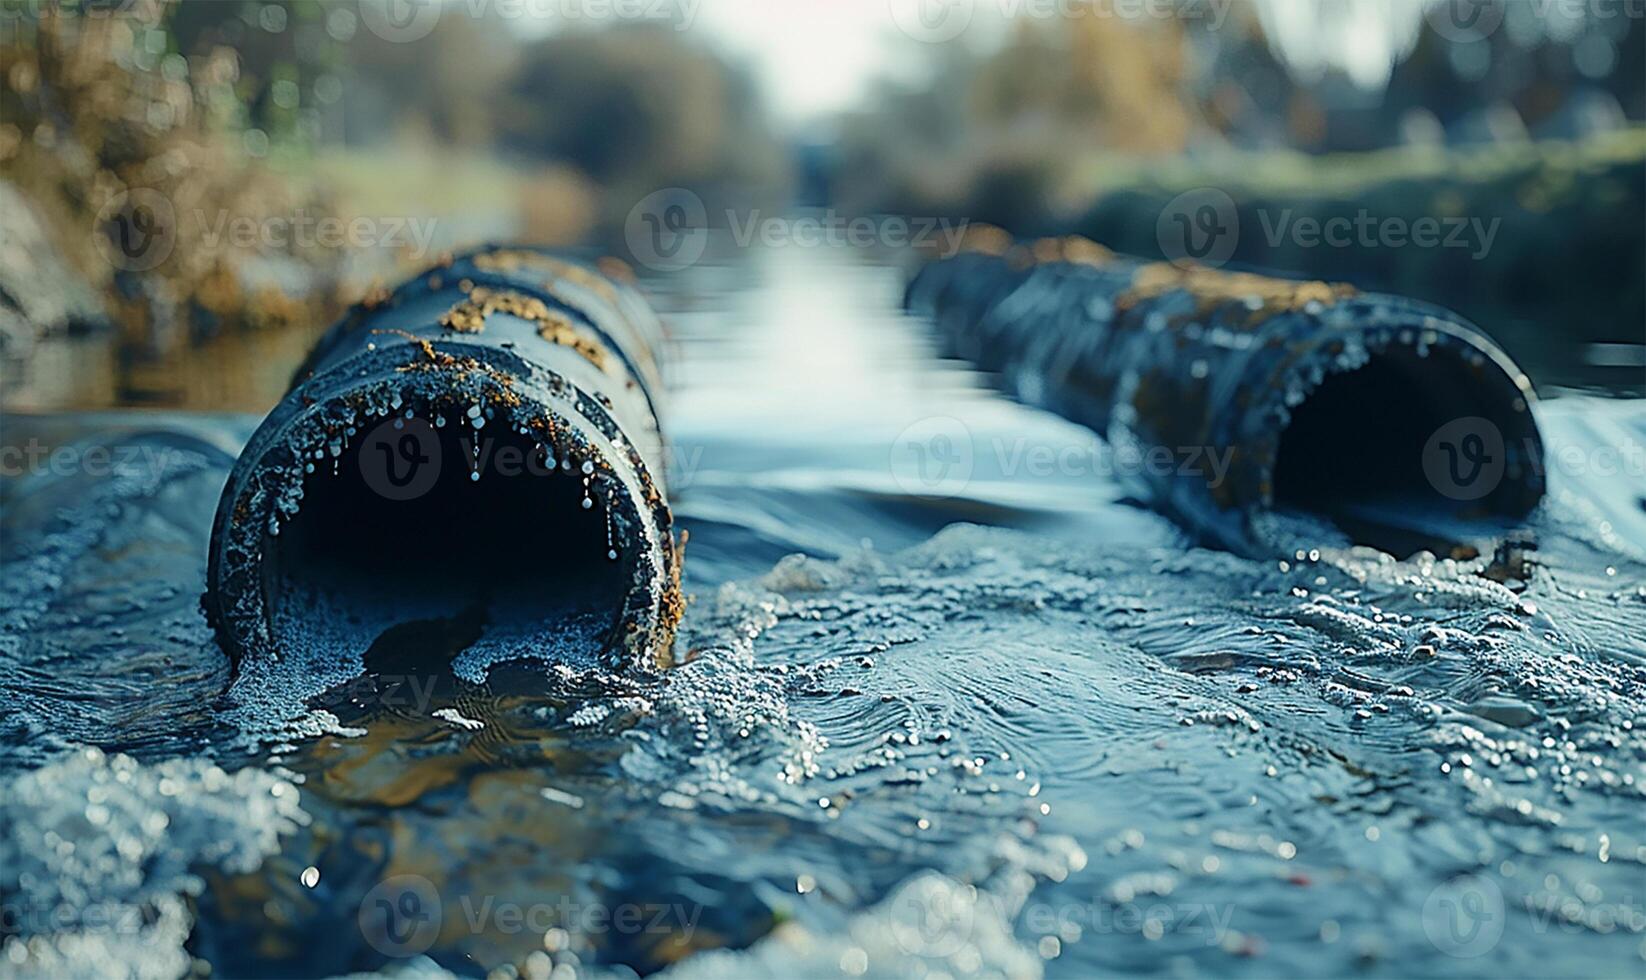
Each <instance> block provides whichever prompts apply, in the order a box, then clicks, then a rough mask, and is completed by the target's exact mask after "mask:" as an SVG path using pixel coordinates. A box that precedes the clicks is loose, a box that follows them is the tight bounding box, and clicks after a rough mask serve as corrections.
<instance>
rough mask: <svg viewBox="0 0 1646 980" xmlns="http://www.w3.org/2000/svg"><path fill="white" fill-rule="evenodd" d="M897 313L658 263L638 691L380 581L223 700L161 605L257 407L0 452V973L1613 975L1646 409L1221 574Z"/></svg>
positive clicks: (1634, 908) (1643, 925) (777, 279)
mask: <svg viewBox="0 0 1646 980" xmlns="http://www.w3.org/2000/svg"><path fill="white" fill-rule="evenodd" d="M891 258H892V259H894V260H895V259H896V257H895V256H894V257H891ZM903 281H904V270H903V269H901V268H899V267H898V265H897V263H896V262H895V261H888V260H882V259H875V258H867V257H865V256H863V255H861V254H859V253H846V252H836V251H827V250H822V249H783V250H771V251H764V252H754V253H751V254H743V255H740V256H738V257H737V259H736V261H733V262H727V263H703V264H700V265H698V266H696V267H694V268H693V269H692V270H690V272H689V273H688V274H685V275H682V276H679V277H676V278H673V279H669V280H665V281H660V282H658V283H656V284H654V288H655V292H656V295H657V296H658V304H659V306H660V307H661V308H663V309H664V310H665V311H666V312H667V313H668V314H669V318H670V320H671V323H672V325H673V328H674V330H675V334H676V337H677V340H678V348H679V349H678V350H677V351H675V352H674V358H673V361H674V363H675V365H676V366H677V368H678V370H677V371H676V373H675V377H674V383H673V385H672V388H673V392H672V396H671V401H670V404H669V405H668V407H667V409H666V418H667V425H668V428H669V431H670V434H671V437H672V438H673V440H674V444H673V447H672V448H671V461H670V462H671V466H670V470H671V472H670V484H671V496H672V498H673V500H674V501H675V507H676V515H677V519H678V521H679V522H680V524H681V525H682V526H683V527H684V528H686V529H687V530H689V531H690V534H691V540H690V545H689V548H688V553H687V561H686V590H687V592H688V593H689V594H690V596H691V599H692V601H691V604H690V606H689V608H688V612H687V615H686V620H685V623H684V625H683V630H682V634H681V637H680V640H679V643H678V645H677V656H678V659H679V661H680V663H679V664H678V665H677V666H675V667H673V668H672V669H670V670H668V671H666V672H664V673H663V674H662V675H661V676H655V677H642V676H622V675H615V674H610V673H605V672H602V671H601V670H600V669H598V668H596V667H593V666H591V660H590V658H588V657H586V656H568V657H564V658H557V657H556V656H555V650H553V649H547V650H545V649H541V647H542V645H543V643H544V642H545V641H542V640H536V641H534V647H537V648H536V649H534V650H532V651H531V652H532V654H533V655H532V656H530V657H527V658H525V659H521V660H517V661H509V662H504V663H498V664H493V665H490V666H487V665H488V664H490V663H491V661H492V660H495V659H497V658H496V656H495V651H491V652H489V653H485V654H484V655H477V653H476V651H475V650H474V649H473V648H472V641H473V639H474V637H475V636H476V635H477V626H476V623H475V622H473V617H472V616H471V615H469V614H467V613H465V612H464V611H463V610H462V609H461V608H456V607H453V608H449V609H429V608H423V607H420V606H419V607H413V608H396V607H394V606H393V605H392V604H389V603H385V604H384V607H383V616H382V618H381V619H380V620H378V621H373V622H345V621H342V620H341V618H339V621H340V625H339V631H338V635H337V638H336V646H337V649H335V650H331V651H328V650H327V649H326V644H324V643H319V644H316V649H315V650H313V651H310V652H306V653H303V654H302V655H294V656H291V657H288V658H287V659H285V660H283V661H282V662H279V663H256V664H247V665H244V666H243V667H242V668H241V669H240V670H239V671H238V672H235V671H233V670H232V669H231V667H230V666H229V664H228V663H227V661H226V660H225V658H224V657H223V656H222V654H221V653H220V652H219V651H218V650H217V648H216V646H215V644H214V642H213V640H212V637H211V634H210V631H209V629H208V628H207V627H206V625H205V623H204V621H203V619H202V617H201V614H200V611H199V606H198V598H199V594H200V591H201V588H202V582H203V578H204V560H205V552H206V535H207V533H208V530H209V521H210V518H211V514H212V509H213V507H214V505H215V502H216V498H217V495H218V492H219V489H220V487H221V485H222V482H223V479H224V477H225V475H226V473H227V471H228V468H229V466H230V465H231V464H232V461H233V456H234V453H235V451H236V449H237V447H238V445H239V444H240V442H241V441H243V440H244V438H245V437H246V436H247V435H248V434H249V431H250V428H251V427H252V425H254V424H255V419H248V418H244V417H239V416H182V415H175V414H174V415H141V414H129V413H128V414H110V415H95V416H85V415H81V416H56V417H34V418H13V419H9V420H7V425H6V429H7V431H6V432H4V433H3V434H0V435H3V439H0V441H3V443H4V444H5V445H6V446H8V447H28V446H31V445H33V446H37V447H62V446H66V447H69V448H67V449H64V450H63V452H62V453H60V454H57V455H51V454H44V453H42V454H36V455H35V456H34V457H32V459H33V462H32V463H31V464H29V468H30V469H31V470H32V472H31V473H30V474H29V475H26V476H23V477H20V478H15V479H8V480H6V481H5V483H4V484H3V485H0V486H3V489H0V504H3V507H4V539H3V542H0V547H3V549H4V550H3V556H4V560H5V566H4V567H5V571H4V575H3V577H0V820H3V833H0V899H3V900H4V907H5V913H6V915H5V920H4V923H3V926H0V975H9V974H13V973H17V974H24V975H53V976H56V975H64V974H68V975H89V974H96V975H103V974H105V973H107V972H110V971H111V970H112V969H113V967H114V966H115V965H116V964H118V965H121V966H124V967H126V968H127V969H128V970H129V971H130V972H131V973H134V974H139V975H146V976H175V975H179V974H182V973H185V972H201V971H207V970H210V971H214V972H216V973H218V974H222V975H229V976H241V975H253V974H269V975H282V976H291V975H334V974H345V973H350V972H355V971H365V970H373V969H386V970H390V971H393V972H397V973H400V974H402V975H439V974H441V973H443V972H445V971H450V972H455V973H459V974H482V973H486V972H488V971H500V972H499V975H505V976H508V975H513V974H514V973H515V972H518V973H520V974H522V975H526V976H534V977H538V976H552V977H554V978H556V980H564V978H569V977H572V976H576V975H579V974H581V975H585V976H590V975H592V976H621V975H632V974H633V973H635V972H639V973H641V974H647V973H652V972H655V971H658V970H664V971H666V973H665V975H667V976H671V977H711V978H721V977H744V976H753V975H768V974H771V975H780V976H808V977H809V976H861V975H869V976H889V977H904V976H926V977H940V976H950V977H966V976H1000V975H1004V976H1012V977H1033V976H1039V975H1047V976H1069V977H1086V976H1092V975H1097V974H1119V973H1127V974H1130V973H1149V974H1172V975H1214V976H1224V975H1254V976H1275V975H1309V976H1318V975H1328V974H1333V975H1336V974H1348V973H1356V974H1367V975H1374V976H1411V975H1424V976H1427V975H1446V976H1525V975H1539V976H1553V975H1570V976H1638V975H1640V973H1641V971H1642V970H1643V969H1646V816H1643V815H1646V807H1643V805H1642V804H1643V800H1642V796H1643V789H1646V782H1643V781H1646V557H1643V556H1646V500H1643V499H1642V495H1643V494H1646V470H1643V467H1646V461H1643V452H1646V450H1643V449H1642V446H1643V445H1646V407H1643V406H1642V405H1641V404H1640V403H1629V402H1608V401H1603V400H1600V399H1594V398H1565V399H1556V400H1554V401H1551V402H1549V403H1547V404H1546V405H1545V406H1544V408H1543V410H1542V414H1541V421H1542V423H1543V425H1544V429H1545V433H1546V435H1547V438H1548V441H1549V443H1550V455H1551V458H1552V459H1554V460H1555V461H1556V465H1554V466H1553V467H1552V469H1551V484H1552V492H1551V496H1550V499H1549V501H1548V503H1547V505H1546V506H1545V507H1544V508H1543V509H1542V510H1541V511H1540V512H1539V513H1538V514H1537V515H1536V517H1535V519H1534V521H1533V522H1532V524H1531V526H1530V528H1529V530H1528V531H1527V532H1526V533H1525V534H1524V535H1523V536H1521V537H1519V538H1517V539H1516V540H1514V541H1512V542H1510V543H1509V544H1506V545H1505V546H1504V547H1502V548H1501V549H1499V550H1498V551H1497V552H1496V553H1494V554H1489V555H1485V556H1483V557H1480V558H1477V559H1472V560H1453V559H1437V558H1433V557H1432V556H1429V555H1427V554H1419V555H1416V556H1413V557H1410V558H1407V559H1405V560H1402V561H1396V560H1394V559H1393V558H1390V557H1388V556H1384V555H1379V554H1376V553H1372V552H1369V551H1355V550H1347V549H1342V548H1337V547H1333V546H1331V545H1330V543H1329V536H1323V537H1322V540H1321V541H1320V542H1318V543H1317V544H1310V543H1307V542H1306V543H1305V547H1303V548H1301V549H1300V550H1298V551H1297V552H1295V553H1293V554H1289V555H1284V556H1277V557H1276V558H1275V559H1273V560H1267V561H1253V560H1247V559H1243V558H1237V557H1233V556H1231V555H1228V554H1224V553H1220V552H1216V551H1208V550H1200V549H1195V548H1193V547H1191V545H1190V542H1188V541H1187V540H1186V539H1185V538H1184V537H1183V535H1182V533H1181V532H1180V531H1179V530H1177V529H1176V528H1175V527H1173V526H1172V525H1171V524H1170V523H1168V522H1167V521H1165V520H1164V519H1162V518H1161V517H1159V516H1157V515H1155V514H1153V513H1151V512H1149V511H1148V510H1146V509H1143V508H1141V507H1138V506H1136V505H1134V503H1133V502H1131V501H1129V500H1128V499H1126V497H1125V495H1124V492H1123V491H1122V490H1121V489H1120V488H1121V486H1122V482H1121V481H1120V480H1119V479H1117V474H1116V470H1117V468H1120V467H1122V466H1123V465H1124V461H1123V460H1117V459H1115V458H1114V457H1113V456H1112V455H1111V454H1109V453H1107V451H1106V450H1105V449H1104V447H1103V446H1102V445H1101V444H1100V443H1098V442H1097V441H1096V440H1095V439H1094V438H1093V437H1092V436H1091V434H1090V433H1088V432H1086V431H1085V430H1083V429H1081V428H1079V427H1077V426H1073V425H1071V424H1069V423H1067V422H1064V421H1062V420H1060V419H1057V418H1054V417H1051V416H1048V415H1045V414H1043V413H1039V412H1035V411H1033V410H1030V409H1026V408H1023V407H1020V406H1017V405H1014V404H1012V403H1009V402H1007V401H1006V400H1004V399H1002V398H1001V397H1000V396H998V395H995V394H992V393H990V392H989V391H988V389H987V387H986V385H985V384H984V383H983V381H982V379H980V378H978V377H977V376H975V375H974V374H972V373H970V372H968V371H967V370H965V369H964V368H963V367H962V366H960V365H957V364H955V363H954V362H948V361H943V360H941V359H939V358H938V357H937V356H936V353H935V351H936V343H935V338H934V337H933V336H932V335H931V333H930V332H929V330H928V328H927V327H926V325H924V324H922V323H919V322H917V321H914V320H912V319H909V318H907V317H906V316H904V315H903V314H902V313H900V312H899V311H898V300H899V298H900V291H901V288H902V283H903ZM92 447H105V448H104V449H98V448H92ZM17 458H19V457H13V459H14V460H15V459H17ZM450 571H451V570H447V569H442V570H440V572H441V574H449V573H450ZM316 621H317V622H328V621H331V617H327V616H324V615H320V614H319V613H317V617H316ZM362 638H372V639H370V641H369V642H368V641H367V640H366V639H362ZM551 646H552V644H551Z"/></svg>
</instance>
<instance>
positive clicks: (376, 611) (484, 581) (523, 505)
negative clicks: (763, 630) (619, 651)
mask: <svg viewBox="0 0 1646 980" xmlns="http://www.w3.org/2000/svg"><path fill="white" fill-rule="evenodd" d="M407 425H408V426H410V427H412V428H410V429H407V430H388V429H383V428H378V429H370V430H368V435H367V436H366V437H365V438H359V439H356V440H354V442H353V444H352V445H350V446H349V447H348V448H347V449H345V450H343V453H342V455H341V456H340V457H339V458H338V460H337V467H336V475H333V474H332V460H331V459H330V458H329V457H328V458H327V459H324V460H316V461H315V464H314V465H315V472H314V473H311V474H309V476H308V479H307V481H306V482H305V485H304V497H303V500H302V505H301V509H300V510H299V511H298V513H297V514H296V515H295V516H293V517H292V518H291V519H290V520H288V521H286V522H285V523H284V525H283V526H282V528H281V531H280V534H279V535H278V536H277V537H274V538H272V539H270V540H269V542H268V548H269V552H270V554H269V561H268V565H267V566H266V567H267V568H268V569H269V574H270V575H271V576H273V581H271V582H269V583H268V585H270V586H272V588H271V589H270V602H271V605H272V608H271V613H272V615H271V617H270V619H271V621H272V623H273V624H274V628H275V629H276V631H277V633H278V634H280V635H277V636H276V641H277V643H279V644H282V645H287V644H291V643H294V642H296V643H303V642H309V643H312V642H315V641H320V642H327V643H332V644H337V643H340V642H341V643H346V644H348V645H349V646H351V647H352V646H359V648H360V649H361V650H364V649H365V648H366V646H369V645H370V644H372V643H373V642H375V641H376V640H377V639H378V638H379V636H386V635H388V633H387V631H388V630H390V629H391V628H393V627H397V626H401V625H403V624H405V623H409V622H414V621H423V620H430V619H435V618H439V617H453V616H462V617H464V618H476V619H477V620H478V621H480V622H483V623H484V624H485V628H484V634H485V636H484V638H479V637H474V636H472V635H471V636H469V637H468V638H467V639H466V640H465V642H464V644H463V645H464V646H467V645H468V644H469V643H470V642H495V643H499V644H502V645H505V646H511V647H515V648H518V651H517V652H519V653H520V654H526V655H534V656H553V655H556V654H559V655H561V656H563V657H564V658H565V659H571V658H574V657H579V656H592V655H598V654H599V653H600V652H602V650H603V649H604V646H605V644H606V643H608V642H609V641H610V640H611V639H612V637H613V636H614V633H615V628H616V627H617V625H618V623H619V621H620V619H621V616H622V610H623V603H624V600H625V598H626V596H627V593H628V589H629V575H628V569H629V563H630V557H629V556H627V555H625V554H623V553H622V552H621V550H619V555H618V558H617V559H612V558H610V557H608V552H609V551H610V550H611V549H612V548H614V547H616V548H619V549H621V545H611V544H608V540H607V523H606V513H605V505H604V503H603V502H602V501H601V499H600V497H599V496H598V495H595V496H594V497H593V498H592V499H593V503H592V506H590V507H587V508H585V507H584V497H585V493H584V489H583V482H582V474H581V473H580V472H565V471H564V470H563V469H562V468H561V467H559V466H556V467H555V468H554V469H553V470H552V471H550V470H548V469H547V468H546V467H545V466H544V465H543V463H542V461H543V459H544V458H545V455H544V453H543V452H542V451H541V450H540V449H538V447H537V446H536V445H534V443H533V442H532V441H531V440H530V439H528V438H527V437H524V436H521V435H519V434H518V433H515V432H512V431H508V426H507V424H506V422H505V420H504V419H502V418H501V417H499V418H498V419H496V420H495V421H493V422H492V423H491V424H489V425H487V426H486V428H485V429H483V430H481V431H480V432H479V433H477V432H476V430H474V429H472V428H470V427H468V426H467V425H459V424H457V423H456V420H455V419H453V420H452V421H450V422H448V423H447V424H446V425H445V426H443V427H441V428H434V427H432V426H428V425H426V424H425V423H422V422H420V421H417V420H413V421H410V422H408V423H407ZM410 431H415V432H418V433H421V435H420V436H419V438H421V439H424V440H427V443H415V442H414V443H405V444H404V445H405V447H406V449H407V450H408V452H407V453H405V454H400V455H397V454H398V453H399V450H400V446H401V445H402V444H401V443H400V442H399V440H400V439H401V438H403V437H404V435H405V433H406V432H410ZM379 434H382V435H385V436H387V437H388V439H389V441H388V443H387V445H388V446H389V447H390V449H389V450H388V451H387V453H386V452H385V450H384V449H383V445H384V442H383V439H381V438H379ZM477 435H478V436H479V437H481V439H482V440H483V441H481V442H479V446H480V450H481V452H482V453H487V454H489V455H487V456H483V457H482V458H483V460H484V462H483V464H482V466H481V468H480V478H479V479H478V480H475V479H473V478H472V475H471V474H472V472H473V462H472V457H473V453H472V452H471V447H473V446H474V445H476V437H477ZM427 444H433V445H436V446H437V447H438V450H437V452H434V453H430V452H428V451H427V450H426V448H424V447H425V446H426V445H427ZM413 456H423V457H428V461H425V462H422V463H419V464H418V465H419V466H432V467H434V468H435V472H434V473H432V474H428V475H425V472H426V471H424V472H419V473H418V475H417V476H416V477H408V475H409V474H411V473H412V469H411V464H410V462H409V460H410V459H411V458H412V457H413ZM390 457H393V458H392V459H391V458H390ZM527 460H530V461H531V463H530V465H527V462H526V461H527ZM391 462H392V463H393V464H394V465H395V471H394V476H395V478H396V479H397V480H405V481H406V483H405V484H404V486H401V487H395V486H394V485H393V484H389V486H390V487H391V488H392V489H391V494H392V495H393V496H406V497H407V499H392V496H391V495H390V494H385V493H384V492H383V490H382V488H383V487H384V486H385V484H384V479H385V476H384V474H385V472H386V471H385V466H386V465H388V464H389V463H391ZM431 477H432V479H431ZM418 489H420V490H421V492H413V491H414V490H418ZM557 647H558V649H556V648H557ZM459 649H460V648H459ZM459 649H453V650H451V651H449V652H450V653H452V654H455V653H457V652H459ZM498 659H506V658H501V657H500V658H498Z"/></svg>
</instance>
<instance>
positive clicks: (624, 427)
mask: <svg viewBox="0 0 1646 980" xmlns="http://www.w3.org/2000/svg"><path fill="white" fill-rule="evenodd" d="M625 272H626V269H624V268H622V267H619V266H617V265H616V264H615V263H614V262H609V261H607V260H603V261H602V262H600V263H590V262H585V261H582V260H579V259H576V258H573V257H570V256H567V255H564V254H558V253H554V252H550V251H546V250H540V249H534V248H522V247H490V248H483V249H480V250H477V251H475V252H472V253H469V254H466V255H462V256H459V257H456V258H452V259H449V260H446V261H443V262H441V263H440V264H439V265H437V266H436V267H435V268H433V269H431V270H429V271H428V272H426V273H424V274H422V275H419V276H417V277H416V278H413V279H411V280H410V281H408V282H406V283H404V284H403V285H401V286H400V287H399V288H398V289H395V290H394V291H392V292H386V293H380V294H378V295H374V296H371V297H368V298H367V299H366V300H365V301H364V302H362V303H360V304H358V305H356V306H355V307H354V308H352V309H351V310H350V311H349V313H348V314H347V315H345V317H344V318H343V319H342V320H341V321H340V322H339V323H337V324H336V325H335V326H333V327H332V328H331V329H330V330H329V331H328V332H327V333H326V334H325V335H324V336H323V337H322V338H321V340H320V341H319V342H318V343H317V344H316V346H315V347H314V349H313V351H312V352H311V354H310V355H309V357H308V359H307V360H306V362H305V363H304V364H303V366H302V367H301V368H300V369H299V371H298V372H297V375H296V377H295V378H294V379H293V382H292V385H291V387H290V390H289V391H288V392H287V393H286V395H285V397H284V398H282V399H281V401H280V402H279V404H278V405H276V406H275V408H274V410H273V411H271V412H270V413H269V415H268V417H267V418H265V419H264V420H263V423H262V425H261V426H259V428H258V429H257V431H256V433H255V434H254V435H253V436H252V437H251V439H250V441H249V442H248V443H247V445H246V447H245V449H244V451H243V452H242V454H241V456H240V458H239V460H238V462H237V463H236V465H235V467H234V469H233V472H232V473H231V475H230V477H229V480H228V483H227V486H226V487H225V488H224V491H223V496H222V499H221V502H220V504H219V506H218V510H217V516H216V520H215V523H214V526H213V533H212V539H211V553H210V559H209V567H208V591H207V593H206V596H205V598H204V605H205V608H206V612H207V615H208V618H209V619H210V620H211V622H212V623H213V625H214V626H215V628H216V630H217V633H218V636H219V638H220V640H221V643H222V645H223V647H224V648H225V649H226V650H227V651H228V652H229V654H230V656H231V657H233V658H234V659H235V660H236V661H237V662H240V661H242V660H244V659H245V658H247V657H253V656H269V657H275V658H278V657H280V656H281V655H282V649H283V646H284V645H285V642H286V641H287V639H288V636H287V635H286V634H288V633H289V632H290V631H291V630H292V628H293V627H292V626H291V624H293V623H299V622H303V621H305V620H312V619H314V618H315V617H317V616H321V615H330V616H337V617H340V618H343V619H347V620H349V621H357V620H359V619H360V617H361V616H362V615H364V614H365V613H367V612H369V610H368V609H366V608H365V607H366V606H367V605H369V604H371V603H374V602H383V601H392V600H398V601H404V602H407V603H409V607H410V608H415V607H417V606H418V605H419V604H420V603H421V604H424V605H429V606H434V605H439V604H440V603H442V602H446V601H447V600H450V599H452V598H453V597H455V598H456V600H457V601H459V602H460V603H462V604H471V603H472V604H481V605H486V607H487V610H488V611H487V612H486V616H488V617H492V618H496V619H499V620H509V621H511V622H514V623H516V624H517V626H518V624H527V625H530V624H532V623H545V622H547V623H553V624H559V625H558V626H557V627H556V628H557V629H559V634H565V633H567V632H568V631H570V632H574V633H577V634H578V635H577V636H576V637H575V638H576V640H577V641H578V643H579V644H581V646H580V649H582V650H584V651H585V652H586V651H588V650H591V649H597V650H598V657H599V658H600V660H601V662H603V663H606V664H609V665H631V666H632V665H642V666H644V665H658V664H661V663H663V662H665V661H666V659H667V658H668V656H669V652H670V649H671V644H672V642H673V636H674V630H675V626H676V624H677V622H678V620H679V616H680V612H681V598H680V588H679V576H680V560H681V548H680V546H679V545H677V543H676V542H675V540H674V538H673V531H672V518H671V515H670V511H669V506H668V503H667V500H666V497H665V488H664V484H663V465H662V464H663V441H662V436H661V432H660V429H659V425H658V411H659V405H658V399H659V398H660V396H661V395H662V379H661V376H660V372H659V355H660V353H661V351H662V350H663V333H662V327H661V324H660V322H659V321H658V319H657V317H656V316H655V315H654V314H653V313H652V311H651V310H650V308H649V307H648V306H647V305H646V303H645V301H644V299H642V297H641V296H640V294H639V293H638V291H637V290H635V288H634V287H633V286H632V285H630V284H629V283H628V281H627V279H626V277H625V276H624V275H623V273H625ZM488 604H489V605H488ZM562 627H563V628H562ZM516 633H517V634H518V635H520V636H522V637H524V636H527V635H528V633H529V631H524V632H522V631H521V630H520V629H518V628H517V629H516ZM559 634H557V635H559ZM538 652H539V653H540V652H541V651H538Z"/></svg>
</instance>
